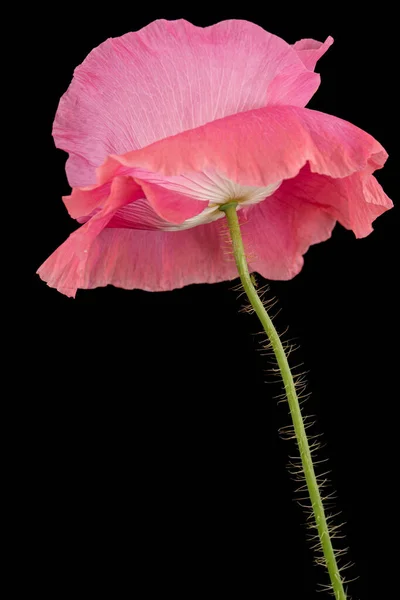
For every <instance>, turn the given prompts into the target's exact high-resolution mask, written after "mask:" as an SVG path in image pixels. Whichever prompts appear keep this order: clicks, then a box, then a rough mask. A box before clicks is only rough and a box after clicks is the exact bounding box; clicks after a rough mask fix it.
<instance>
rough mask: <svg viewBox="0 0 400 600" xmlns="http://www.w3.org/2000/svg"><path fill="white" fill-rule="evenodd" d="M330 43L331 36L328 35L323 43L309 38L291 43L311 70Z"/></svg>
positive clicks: (331, 41) (331, 40)
mask: <svg viewBox="0 0 400 600" xmlns="http://www.w3.org/2000/svg"><path fill="white" fill-rule="evenodd" d="M332 44H333V37H331V36H329V37H327V38H326V40H325V42H323V43H322V42H317V41H316V40H311V39H305V40H299V41H298V42H296V43H295V44H293V48H294V49H295V50H296V52H297V54H298V55H299V57H300V59H301V60H302V61H303V63H304V65H305V66H306V67H307V69H310V70H311V71H313V70H314V68H315V65H316V64H317V62H318V61H319V59H320V58H321V56H323V55H324V54H325V52H326V51H327V50H328V48H330V47H331V46H332Z"/></svg>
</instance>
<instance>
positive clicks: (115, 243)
mask: <svg viewBox="0 0 400 600" xmlns="http://www.w3.org/2000/svg"><path fill="white" fill-rule="evenodd" d="M78 231H79V230H78ZM76 233H77V232H75V233H73V234H72V235H71V236H70V237H69V238H68V240H67V241H66V242H64V244H63V245H62V246H60V247H59V248H58V249H57V250H56V251H55V252H54V253H53V254H52V255H51V256H50V258H49V259H48V260H47V261H46V262H45V263H44V265H42V267H41V268H40V269H39V271H38V273H39V275H40V277H41V278H42V279H43V280H44V281H46V282H47V283H48V285H49V286H50V287H54V288H57V290H58V291H60V292H62V293H63V294H66V295H67V296H71V297H74V296H75V294H76V291H77V289H78V288H83V289H91V288H96V287H102V286H105V285H108V284H112V285H115V286H117V287H122V288H126V289H134V288H139V289H142V290H148V291H164V290H172V289H174V288H180V287H183V286H185V285H188V284H191V283H214V282H217V281H224V280H229V279H234V278H235V277H236V276H237V271H236V266H235V263H234V261H233V258H232V256H231V255H230V254H229V247H228V246H227V245H224V244H223V243H222V239H221V225H220V221H216V222H214V223H210V224H208V225H201V226H199V227H195V228H193V229H188V230H184V231H176V232H175V231H174V232H165V231H137V230H132V229H104V230H103V231H102V232H101V233H100V234H99V235H98V236H97V238H96V239H95V240H94V241H93V243H92V245H91V248H90V253H88V255H87V259H86V261H85V262H83V259H82V258H81V257H79V256H78V255H77V254H76V250H75V237H76Z"/></svg>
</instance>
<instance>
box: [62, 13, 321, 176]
mask: <svg viewBox="0 0 400 600" xmlns="http://www.w3.org/2000/svg"><path fill="white" fill-rule="evenodd" d="M325 43H326V42H325ZM315 56H316V55H315ZM303 60H304V59H303V58H299V56H298V52H297V51H296V49H295V48H293V46H291V45H289V44H287V43H286V42H285V41H284V40H282V39H280V38H279V37H277V36H275V35H272V34H270V33H268V32H267V31H265V30H263V29H262V28H261V27H259V26H258V25H255V24H253V23H250V22H248V21H240V20H228V21H223V22H221V23H217V24H216V25H212V26H211V27H206V28H202V27H196V26H194V25H192V24H191V23H188V22H187V21H185V20H183V19H181V20H178V21H166V20H158V21H155V22H153V23H151V24H150V25H147V26H146V27H144V28H143V29H141V30H140V31H137V32H133V33H128V34H126V35H123V36H122V37H119V38H114V39H108V40H107V41H105V42H104V43H103V44H101V45H100V46H99V47H98V48H95V49H94V50H93V51H92V52H91V53H90V54H89V56H88V57H87V58H86V59H85V61H84V62H83V63H82V64H81V65H80V66H79V67H78V68H77V69H76V70H75V73H74V79H73V81H72V83H71V85H70V87H69V89H68V90H67V92H66V93H65V94H64V96H63V97H62V98H61V101H60V104H59V107H58V111H57V115H56V118H55V121H54V129H53V135H54V138H55V142H56V145H57V147H59V148H62V149H64V150H66V151H67V152H69V153H70V158H69V160H68V163H67V174H68V178H69V181H70V183H71V185H72V186H75V187H76V186H86V185H90V184H93V183H95V181H96V178H95V168H96V167H98V166H99V165H101V164H102V162H103V161H104V160H105V158H106V157H107V156H108V155H109V154H124V153H126V152H128V151H130V150H133V149H138V148H141V147H144V146H147V145H149V144H151V143H153V142H155V141H157V140H160V139H163V138H166V137H169V136H171V135H175V134H177V133H179V132H182V131H186V130H188V129H193V128H196V127H199V126H200V125H204V124H205V123H208V122H210V121H213V120H215V119H220V118H222V117H225V116H227V115H232V114H235V113H239V112H243V111H248V110H250V109H253V108H259V107H262V106H266V105H267V104H278V103H286V104H291V105H297V106H304V105H305V104H306V103H307V102H308V101H309V99H310V98H311V97H312V95H313V94H314V93H315V91H316V90H317V88H318V85H319V82H320V77H319V75H317V74H315V73H313V72H312V71H310V70H309V67H308V66H305V65H304V63H303ZM308 62H310V61H309V60H308Z"/></svg>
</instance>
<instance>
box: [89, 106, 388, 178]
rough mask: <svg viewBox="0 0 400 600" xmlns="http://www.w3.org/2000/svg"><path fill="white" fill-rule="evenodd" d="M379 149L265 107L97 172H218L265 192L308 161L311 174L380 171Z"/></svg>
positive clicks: (368, 140) (347, 127) (303, 111)
mask: <svg viewBox="0 0 400 600" xmlns="http://www.w3.org/2000/svg"><path fill="white" fill-rule="evenodd" d="M386 158H387V153H386V152H385V150H384V148H383V147H382V146H381V145H380V144H379V143H378V142H377V141H376V140H375V139H374V138H373V137H372V136H370V135H369V134H368V133H366V132H365V131H362V130H361V129H359V128H358V127H356V126H354V125H352V124H351V123H348V122H347V121H343V120H342V119H338V118H336V117H333V116H331V115H327V114H324V113H321V112H317V111H314V110H309V109H307V108H299V107H295V106H269V107H266V108H260V109H257V110H252V111H248V112H243V113H240V114H236V115H232V116H230V117H225V118H224V119H219V120H218V121H213V122H212V123H207V125H204V126H202V127H198V128H197V129H192V130H190V131H185V132H183V133H181V134H178V135H176V136H173V137H170V138H167V139H165V140H160V141H159V142H155V143H154V144H151V145H150V146H147V147H146V148H142V149H140V150H135V151H133V152H129V153H127V154H125V155H123V156H115V155H114V156H111V157H109V158H108V159H107V161H106V162H105V163H104V165H103V166H102V167H100V168H99V169H98V177H99V181H100V183H104V182H105V181H107V180H108V179H109V178H112V177H114V176H115V175H117V174H118V173H119V172H120V171H121V169H125V168H126V167H129V168H142V169H147V170H149V171H152V172H154V173H158V174H162V175H165V176H176V175H190V174H191V173H197V172H207V171H213V170H217V171H219V172H221V173H222V174H224V176H226V177H227V178H229V179H230V180H232V181H234V182H236V183H238V184H240V185H253V186H263V187H264V186H265V187H267V186H269V185H274V184H276V182H278V181H282V180H284V179H291V178H293V177H295V176H296V175H297V173H298V172H299V171H300V169H301V168H302V167H303V166H304V165H305V164H306V163H307V162H308V163H309V164H310V169H311V171H312V172H315V173H319V174H322V175H329V176H330V177H333V178H336V177H347V176H348V175H351V174H352V173H354V172H357V171H362V170H364V169H365V168H366V167H367V166H369V167H370V169H371V170H374V169H378V168H380V167H382V165H383V164H384V163H385V161H386Z"/></svg>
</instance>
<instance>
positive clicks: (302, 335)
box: [15, 2, 398, 600]
mask: <svg viewBox="0 0 400 600" xmlns="http://www.w3.org/2000/svg"><path fill="white" fill-rule="evenodd" d="M247 4H248V6H247ZM24 16H25V21H26V24H27V26H28V30H29V33H30V34H31V36H32V41H31V43H30V49H29V53H28V54H29V56H28V63H27V68H26V71H25V74H24V81H25V82H26V89H27V90H30V92H29V93H30V95H31V98H32V100H33V101H32V102H31V104H30V106H31V107H32V111H33V112H32V113H31V114H30V115H28V121H29V128H32V134H31V139H32V148H30V160H29V161H28V162H29V164H28V166H27V167H26V168H27V169H28V173H27V178H28V179H29V181H30V183H31V184H32V185H31V187H30V192H29V195H30V198H29V201H28V202H27V203H28V204H29V206H30V207H33V211H32V217H31V220H30V222H29V223H28V225H29V227H30V231H29V233H30V236H31V238H32V239H31V240H30V245H29V251H28V252H27V253H26V255H25V256H24V261H23V265H21V268H23V269H25V268H26V272H27V280H26V281H27V285H26V286H25V288H24V293H23V295H22V296H21V303H23V305H24V306H23V312H24V315H25V316H27V327H28V329H26V328H25V329H24V330H23V331H22V333H21V338H20V342H21V343H20V345H19V355H18V358H17V360H18V361H19V364H20V360H21V356H23V358H24V359H26V360H24V361H23V364H24V369H23V370H22V371H19V376H18V378H17V380H16V381H15V384H16V388H17V389H18V388H19V387H20V389H21V390H22V389H23V386H24V385H26V382H27V381H29V394H28V398H27V397H26V395H24V394H22V397H23V398H25V399H26V400H28V401H27V402H25V401H22V403H21V406H20V414H19V418H20V422H21V424H23V425H24V426H25V428H26V432H27V436H26V437H25V436H23V437H24V440H23V443H22V446H23V448H24V451H23V456H24V459H23V471H22V474H21V479H22V481H23V485H24V487H25V493H26V496H25V497H26V498H28V500H27V502H26V504H25V505H24V510H23V515H24V521H25V527H26V530H25V535H24V544H25V548H26V549H27V557H28V561H30V562H31V565H35V566H34V567H33V566H32V569H31V574H30V576H29V577H30V579H29V582H30V586H31V589H32V590H40V592H41V596H42V597H45V598H47V597H48V598H61V597H68V598H70V597H75V596H78V597H79V596H85V597H86V596H88V597H92V596H93V597H97V596H99V595H100V596H104V597H107V598H128V597H137V598H153V597H160V596H161V597H163V596H165V595H168V596H171V597H177V598H192V597H243V598H250V597H251V598H274V599H275V598H289V599H292V598H293V599H294V598H296V600H299V599H307V600H312V599H313V598H324V597H325V596H324V594H319V595H316V589H317V584H318V583H324V582H326V580H325V579H324V574H323V571H322V570H320V569H319V568H317V567H315V566H314V565H313V562H312V553H311V551H310V549H309V544H308V543H307V542H306V539H305V538H306V530H305V525H304V522H305V516H304V515H303V513H302V511H301V509H300V508H299V507H298V505H297V504H296V502H295V501H294V498H295V497H296V494H295V491H294V490H295V487H296V486H295V483H294V482H293V481H292V480H291V478H290V475H289V473H288V472H287V468H286V465H287V461H288V455H289V454H294V453H295V450H294V446H293V445H292V443H291V442H285V441H282V440H281V439H280V437H279V435H278V428H279V427H282V426H285V425H288V424H289V417H288V414H287V409H286V407H285V406H284V405H277V400H276V395H277V394H279V392H280V388H279V384H278V383H276V382H275V379H274V377H273V376H272V375H271V374H270V373H268V372H267V370H268V369H269V368H271V366H273V365H272V363H271V361H270V359H269V358H268V357H265V356H263V355H262V354H261V352H259V349H260V345H259V341H260V339H262V338H261V336H259V335H257V334H258V333H259V332H260V325H259V323H258V322H257V319H256V318H255V317H254V316H249V315H246V314H243V313H240V312H239V310H240V308H241V306H242V299H240V298H239V299H238V293H236V292H234V291H232V287H233V286H232V283H229V282H227V283H221V284H217V285H196V286H189V287H187V288H185V289H182V290H176V291H173V292H168V293H153V294H151V293H146V292H142V291H125V290H121V289H116V288H112V287H107V288H103V289H97V290H93V291H80V292H78V294H77V298H76V300H72V299H68V298H66V297H64V296H62V295H61V294H59V293H58V292H56V291H55V290H53V289H50V288H48V287H47V286H46V285H45V284H44V283H43V282H42V281H40V280H39V278H38V277H37V276H36V275H35V274H34V273H35V271H36V269H37V268H38V267H39V266H40V264H41V263H42V262H43V261H44V260H45V259H46V258H47V256H48V255H49V254H50V253H51V252H52V251H53V250H54V249H55V248H56V247H57V246H58V245H59V244H61V243H62V242H63V241H64V239H65V238H66V237H67V236H68V235H69V233H71V232H72V231H73V229H74V228H75V227H76V225H75V224H74V222H73V221H72V220H71V219H70V218H69V217H68V215H67V212H66V210H65V208H64V206H63V203H62V201H61V195H63V194H67V193H69V187H68V184H67V180H66V177H65V173H64V163H65V158H66V155H65V154H64V153H63V152H61V151H59V150H56V149H55V148H54V145H53V141H52V138H51V124H52V120H53V118H54V114H55V111H56V108H57V104H58V100H59V98H60V96H61V95H62V93H64V91H65V90H66V88H67V87H68V85H69V82H70V80H71V77H72V72H73V69H74V67H75V66H76V65H77V64H79V63H80V62H82V60H83V59H84V58H85V56H86V55H87V54H88V52H89V51H90V50H91V49H92V48H93V47H94V46H97V45H98V44H99V43H101V42H102V41H103V40H104V39H106V38H107V37H113V36H118V35H122V34H123V33H126V32H127V31H129V30H136V29H139V28H141V27H142V26H144V25H146V24H147V23H148V22H150V21H152V20H154V19H155V18H168V19H175V18H180V17H183V18H186V19H188V20H190V21H191V22H193V23H194V24H196V25H201V26H206V25H211V24H213V23H215V22H217V21H219V20H223V19H226V18H242V19H247V20H250V21H254V22H255V23H257V24H259V25H261V26H262V27H264V28H265V29H267V30H269V31H271V32H272V33H275V34H277V35H279V36H281V37H283V38H284V39H285V40H287V41H288V42H290V43H294V42H295V41H296V40H297V39H300V38H304V37H312V38H314V39H318V40H324V39H325V38H326V37H327V36H328V35H332V36H333V37H334V38H335V44H334V45H333V47H331V49H330V50H329V51H328V53H327V54H326V55H325V56H324V57H323V58H322V59H321V61H320V63H319V64H318V68H317V70H318V71H319V72H320V73H321V75H322V84H321V87H320V89H319V90H318V92H317V93H316V95H315V97H314V98H313V99H312V101H311V103H310V104H309V105H308V106H309V107H310V108H315V109H317V110H321V111H324V112H327V113H331V114H334V115H336V116H339V117H341V118H344V119H346V120H349V121H351V122H353V123H354V124H356V125H358V126H359V127H361V128H363V129H366V130H367V131H368V132H369V133H371V134H372V135H374V136H375V137H376V138H377V139H378V140H379V141H380V142H381V143H382V144H383V145H384V146H385V147H386V149H387V150H388V152H389V154H390V155H391V158H390V159H389V162H388V163H387V165H386V166H385V168H384V170H383V171H381V172H379V173H378V179H379V181H380V183H381V184H382V185H383V186H384V188H385V191H386V192H387V193H388V195H389V196H390V197H392V198H393V199H394V201H396V193H395V177H394V175H395V164H396V160H395V158H394V156H395V153H396V151H397V149H396V133H397V132H396V130H395V129H396V128H397V127H398V122H397V117H396V113H395V112H394V99H395V96H396V93H395V80H396V69H397V66H396V65H397V63H398V52H397V47H396V43H397V42H396V40H395V25H394V22H395V16H394V13H391V9H390V8H389V4H387V5H386V6H384V5H383V4H380V5H379V6H375V8H374V11H373V12H369V11H368V10H367V8H366V5H359V6H356V5H351V4H350V3H347V5H343V6H339V5H337V4H336V3H335V5H334V4H333V3H331V4H325V3H320V4H319V5H318V6H317V7H312V6H311V5H302V6H297V8H293V7H290V6H289V5H286V4H284V3H278V4H277V5H274V6H271V5H270V3H262V4H261V5H258V7H256V5H255V4H253V5H251V4H250V3H244V4H243V6H242V7H240V8H236V9H234V8H227V6H224V7H221V6H218V5H217V4H216V3H212V4H210V5H207V4H201V6H200V5H199V6H196V7H194V6H189V5H186V6H182V7H180V6H176V5H174V4H168V6H167V5H165V6H164V7H163V8H160V9H158V10H156V9H154V7H153V8H152V9H151V8H149V9H148V10H147V9H146V7H145V6H135V3H127V4H124V5H123V6H121V5H117V4H115V5H111V4H108V5H107V6H104V7H102V6H101V5H100V4H97V3H96V4H95V3H93V4H90V3H84V2H82V3H80V4H79V5H78V4H77V5H74V6H72V5H71V4H68V5H59V6H57V7H55V6H54V7H53V8H52V9H49V8H40V7H35V8H34V9H31V12H29V13H25V15H24ZM396 55H397V59H396ZM30 169H32V173H29V170H30ZM396 183H397V181H396ZM395 217H396V214H395V211H390V212H388V213H386V214H385V215H383V216H382V217H380V218H379V219H378V220H377V221H376V222H375V231H374V233H373V234H372V235H371V236H369V237H368V238H366V239H363V240H356V239H355V237H354V235H353V234H352V233H351V232H348V231H345V230H344V229H343V228H341V227H340V226H337V227H336V228H335V231H334V234H333V236H332V239H331V240H329V241H328V242H325V243H323V244H319V245H317V246H313V247H312V248H311V249H310V250H309V252H308V253H307V255H306V260H305V266H304V269H303V271H302V272H301V274H300V275H298V276H297V277H296V278H295V279H293V280H292V281H289V282H272V283H271V291H270V294H271V296H272V295H273V296H276V297H277V298H278V305H277V307H276V308H281V309H282V310H281V312H280V313H279V315H278V316H277V317H276V320H275V324H276V325H277V327H278V328H279V329H280V330H284V329H285V328H286V326H287V325H289V331H288V333H287V334H286V339H288V338H291V339H295V340H296V341H297V343H299V344H300V349H299V350H298V351H297V352H296V353H294V354H293V355H292V357H293V360H292V362H293V364H295V365H296V364H299V363H304V366H302V367H301V369H307V370H308V371H309V374H308V376H307V378H308V382H309V391H312V396H311V398H310V399H309V400H308V402H307V405H306V407H305V412H306V413H309V414H315V415H317V425H316V426H315V428H314V433H323V434H324V441H325V442H326V444H327V446H326V448H325V449H323V450H322V451H321V453H320V458H326V457H329V459H330V460H329V466H328V467H327V468H330V469H331V470H332V474H331V476H330V477H331V480H332V483H333V487H334V488H335V489H336V490H337V494H338V500H337V501H336V503H335V504H336V509H337V510H338V511H339V510H341V511H342V512H343V514H342V516H341V517H339V518H338V520H337V521H336V522H341V521H345V525H344V526H343V532H344V533H345V534H346V536H347V542H346V543H347V545H349V546H350V552H349V555H348V560H351V561H354V562H355V567H354V568H352V569H350V570H349V572H348V576H349V578H350V579H351V578H353V577H358V576H359V579H357V580H356V581H355V582H354V583H352V584H350V586H349V591H350V592H351V597H352V598H353V599H362V600H367V599H369V600H372V599H378V600H379V599H380V598H382V599H383V598H390V597H392V595H393V594H394V590H395V589H396V587H395V583H396V582H395V579H396V573H395V571H394V570H393V568H392V562H391V560H393V558H394V555H393V551H392V550H391V543H392V542H391V540H392V538H393V536H394V532H395V531H396V528H397V520H396V502H395V487H396V485H397V481H396V479H397V478H398V477H397V473H396V469H397V465H396V459H395V457H396V445H397V440H396V438H397V436H398V433H397V423H396V415H397V414H398V409H397V406H396V402H397V401H398V397H397V398H396V392H397V386H396V383H395V377H396V375H397V368H398V367H397V365H396V364H395V353H396V344H395V341H396V339H395V338H396V327H397V315H396V314H395V309H396V308H397V304H398V300H397V298H398V296H397V295H396V292H395V282H396V279H397V272H398V268H397V265H398V253H397V248H398V247H397V242H396V236H397V229H395ZM27 290H28V291H29V295H27ZM27 298H29V301H28V302H26V300H27ZM38 565H39V566H38ZM327 597H328V596H327Z"/></svg>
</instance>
